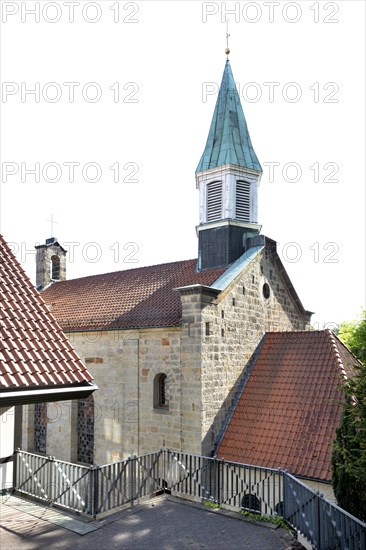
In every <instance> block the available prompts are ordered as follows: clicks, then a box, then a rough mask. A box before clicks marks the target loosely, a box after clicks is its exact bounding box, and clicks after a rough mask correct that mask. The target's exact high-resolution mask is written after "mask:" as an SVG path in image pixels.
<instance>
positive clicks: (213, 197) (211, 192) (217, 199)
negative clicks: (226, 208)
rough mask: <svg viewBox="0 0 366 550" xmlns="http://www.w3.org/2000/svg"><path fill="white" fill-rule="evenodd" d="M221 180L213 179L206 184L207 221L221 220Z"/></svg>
mask: <svg viewBox="0 0 366 550" xmlns="http://www.w3.org/2000/svg"><path fill="white" fill-rule="evenodd" d="M221 213H222V182H221V181H213V182H211V183H209V184H208V185H207V221H208V222H213V221H216V220H221Z"/></svg>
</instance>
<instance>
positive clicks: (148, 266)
mask: <svg viewBox="0 0 366 550" xmlns="http://www.w3.org/2000/svg"><path fill="white" fill-rule="evenodd" d="M188 262H197V258H190V259H188V260H175V261H173V262H163V263H161V264H153V265H142V266H139V267H131V268H129V269H119V270H117V271H107V272H106V273H96V274H95V275H85V276H84V277H75V278H74V279H66V280H65V281H57V285H60V284H63V283H69V282H71V281H81V280H83V279H93V278H95V277H106V276H107V275H116V274H117V273H128V272H129V271H137V270H139V269H149V268H154V267H162V266H165V265H173V264H182V263H188ZM209 269H217V268H209ZM201 271H208V270H201ZM51 286H53V283H52V285H51ZM47 288H49V287H47ZM43 290H46V289H43Z"/></svg>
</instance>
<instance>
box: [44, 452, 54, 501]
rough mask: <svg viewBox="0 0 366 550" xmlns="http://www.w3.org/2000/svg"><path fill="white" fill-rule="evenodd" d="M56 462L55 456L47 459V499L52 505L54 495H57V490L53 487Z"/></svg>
mask: <svg viewBox="0 0 366 550" xmlns="http://www.w3.org/2000/svg"><path fill="white" fill-rule="evenodd" d="M54 460H55V457H54V456H51V455H49V456H48V457H47V466H46V468H47V469H48V472H46V476H45V478H46V479H47V480H48V488H47V497H48V502H49V504H51V503H52V502H53V501H54V495H55V494H56V490H55V488H54V487H53V486H52V482H53V475H52V474H53V461H54Z"/></svg>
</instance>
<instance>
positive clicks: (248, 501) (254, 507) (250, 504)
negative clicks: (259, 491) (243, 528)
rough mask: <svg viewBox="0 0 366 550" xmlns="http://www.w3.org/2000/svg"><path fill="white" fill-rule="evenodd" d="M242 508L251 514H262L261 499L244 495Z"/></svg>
mask: <svg viewBox="0 0 366 550" xmlns="http://www.w3.org/2000/svg"><path fill="white" fill-rule="evenodd" d="M241 507H242V508H244V509H245V510H249V511H250V512H260V511H261V503H260V500H259V498H258V497H257V496H256V495H252V494H249V495H244V496H243V498H242V499H241Z"/></svg>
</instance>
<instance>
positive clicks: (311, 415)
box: [217, 330, 357, 481]
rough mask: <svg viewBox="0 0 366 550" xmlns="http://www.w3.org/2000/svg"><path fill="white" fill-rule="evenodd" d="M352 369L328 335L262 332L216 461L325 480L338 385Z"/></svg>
mask: <svg viewBox="0 0 366 550" xmlns="http://www.w3.org/2000/svg"><path fill="white" fill-rule="evenodd" d="M355 364H357V359H355V357H354V356H353V355H352V354H351V353H350V352H349V351H348V350H347V348H346V347H345V346H344V345H343V344H342V343H341V342H340V341H339V340H338V338H336V337H335V336H334V335H333V333H332V332H330V331H328V330H325V331H310V332H282V333H281V332H276V333H267V334H266V335H265V338H264V342H263V345H262V347H261V349H260V351H259V355H258V357H257V359H256V361H255V364H254V367H253V370H252V373H251V375H250V376H249V380H248V382H247V384H246V386H245V388H244V391H243V393H242V395H241V396H240V398H239V401H238V404H237V405H236V408H235V410H234V413H233V416H232V418H231V420H230V423H229V425H228V427H227V429H226V431H225V433H224V435H223V437H222V439H221V442H220V444H219V447H218V450H217V455H218V457H219V458H225V460H232V461H236V462H245V463H249V464H256V465H258V466H266V467H271V468H283V469H287V470H289V471H290V472H292V473H294V474H297V475H300V476H304V477H310V478H314V479H318V480H325V481H330V480H331V453H332V441H333V439H334V437H335V430H336V427H337V426H338V424H339V420H340V415H341V410H342V402H343V394H342V391H341V389H340V384H341V383H342V380H344V376H345V375H347V376H352V373H353V366H354V365H355Z"/></svg>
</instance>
